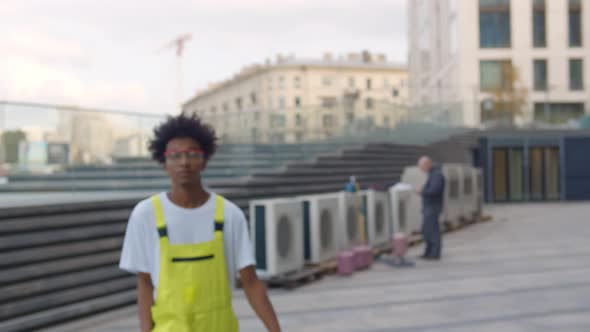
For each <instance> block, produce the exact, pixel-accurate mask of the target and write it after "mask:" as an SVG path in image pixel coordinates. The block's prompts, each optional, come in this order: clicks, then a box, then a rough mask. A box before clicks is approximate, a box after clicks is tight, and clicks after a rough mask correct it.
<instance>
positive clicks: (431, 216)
mask: <svg viewBox="0 0 590 332" xmlns="http://www.w3.org/2000/svg"><path fill="white" fill-rule="evenodd" d="M440 212H441V211H440V209H424V211H422V215H423V218H424V219H423V223H422V238H423V239H424V243H426V251H425V252H424V256H427V257H436V258H439V257H440V254H441V249H442V248H441V246H442V237H441V234H440V225H439V223H438V219H439V217H440Z"/></svg>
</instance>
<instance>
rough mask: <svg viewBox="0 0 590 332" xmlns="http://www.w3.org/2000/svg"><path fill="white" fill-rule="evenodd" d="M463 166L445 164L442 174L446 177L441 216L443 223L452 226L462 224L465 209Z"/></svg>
mask: <svg viewBox="0 0 590 332" xmlns="http://www.w3.org/2000/svg"><path fill="white" fill-rule="evenodd" d="M461 168H462V166H461V165H456V164H444V165H443V166H442V172H443V174H444V177H445V193H444V208H443V212H442V214H441V218H442V221H443V222H444V223H446V224H449V225H451V226H457V225H459V224H460V223H461V221H462V219H463V218H464V217H463V209H464V205H465V202H464V199H463V190H462V187H463V183H462V176H461V175H462V170H461Z"/></svg>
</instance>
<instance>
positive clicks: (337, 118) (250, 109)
mask: <svg viewBox="0 0 590 332" xmlns="http://www.w3.org/2000/svg"><path fill="white" fill-rule="evenodd" d="M407 98H408V87H407V70H406V67H405V66H403V65H400V64H395V63H391V62H388V61H387V60H386V58H385V56H384V55H373V54H370V53H368V52H363V53H359V54H356V53H353V54H349V55H348V56H347V57H338V58H335V57H333V56H332V55H331V54H325V55H324V57H323V58H322V59H317V60H306V59H297V58H294V57H282V56H278V57H277V59H276V61H275V62H274V63H271V62H270V61H268V60H267V61H266V63H265V64H264V65H253V66H249V67H246V68H244V69H243V70H242V71H241V72H240V73H238V74H236V75H235V76H234V77H232V78H231V79H229V80H226V81H224V82H221V83H218V84H211V85H210V86H209V87H208V88H207V89H206V90H204V91H201V92H199V93H197V95H196V96H195V97H194V98H192V99H190V100H189V101H187V102H186V103H185V104H184V105H183V112H185V113H197V114H199V115H200V116H201V117H202V118H203V119H205V120H206V121H207V122H209V123H211V124H212V125H213V126H214V127H215V129H216V131H217V133H218V135H219V136H220V138H221V139H222V140H223V141H226V142H231V141H238V142H244V141H253V142H277V143H280V142H305V141H309V140H313V139H325V138H329V137H333V136H337V135H339V134H340V133H341V132H342V130H344V128H345V127H347V126H349V127H350V126H352V125H354V124H358V123H366V124H367V126H377V127H391V126H393V125H394V124H395V122H396V121H397V118H398V117H399V116H401V115H400V114H401V113H402V109H403V108H402V107H401V106H399V105H405V104H406V103H407Z"/></svg>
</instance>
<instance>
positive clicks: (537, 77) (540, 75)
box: [533, 60, 547, 91]
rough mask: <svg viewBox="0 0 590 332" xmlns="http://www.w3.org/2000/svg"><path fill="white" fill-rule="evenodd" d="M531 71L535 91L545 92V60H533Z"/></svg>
mask: <svg viewBox="0 0 590 332" xmlns="http://www.w3.org/2000/svg"><path fill="white" fill-rule="evenodd" d="M533 67H534V68H533V69H534V70H533V71H534V77H533V80H534V82H535V90H536V91H546V90H547V60H534V61H533Z"/></svg>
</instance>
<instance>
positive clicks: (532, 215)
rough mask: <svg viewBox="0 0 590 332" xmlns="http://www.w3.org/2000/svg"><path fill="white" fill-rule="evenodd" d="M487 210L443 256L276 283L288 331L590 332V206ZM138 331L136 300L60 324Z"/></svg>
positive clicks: (415, 251) (245, 314) (250, 327)
mask: <svg viewBox="0 0 590 332" xmlns="http://www.w3.org/2000/svg"><path fill="white" fill-rule="evenodd" d="M486 213H489V214H492V215H493V216H494V219H493V220H492V221H490V222H486V223H482V224H477V225H473V226H470V227H468V228H465V229H463V230H459V231H457V232H454V233H451V234H447V235H445V238H444V250H443V256H444V257H443V260H442V261H440V262H423V261H417V265H416V267H415V268H407V269H394V268H391V267H389V266H387V265H385V264H383V263H376V264H375V265H374V266H373V268H371V269H370V270H368V271H364V272H357V273H356V274H354V275H353V276H352V277H338V276H330V277H326V278H324V279H323V280H321V281H319V282H315V283H312V284H310V285H307V286H304V287H302V288H299V289H296V290H294V291H285V290H271V297H272V301H273V303H274V305H275V307H276V309H277V311H278V314H279V317H280V320H281V322H282V326H283V329H284V331H287V332H290V331H293V332H299V331H300V332H303V331H305V332H313V331H326V332H328V331H338V332H344V331H350V332H352V331H359V332H361V331H362V332H369V331H389V332H397V331H400V332H401V331H408V332H410V331H457V332H488V331H489V332H500V331H502V332H517V331H519V332H520V331H527V332H528V331H530V332H540V331H560V332H566V331H580V332H583V331H590V245H589V244H588V241H589V239H590V217H589V216H590V204H588V203H579V204H571V203H553V204H522V205H495V206H492V207H487V209H486ZM421 250H422V247H421V246H418V247H415V248H412V249H411V251H410V255H409V257H411V258H412V259H415V257H416V256H418V255H419V254H420V251H421ZM234 305H235V309H236V313H237V315H238V318H239V321H240V325H241V331H243V332H250V331H264V329H263V327H262V325H261V323H260V322H259V321H258V319H257V318H256V317H255V315H254V313H253V312H252V310H251V309H250V308H249V306H248V304H247V300H246V299H245V297H244V295H243V294H242V293H241V291H238V292H236V295H235V300H234ZM138 330H139V329H138V324H137V319H136V313H135V308H134V307H130V308H126V309H122V310H119V311H116V312H111V313H108V314H104V315H100V316H96V317H93V318H91V319H87V320H83V321H80V322H76V323H73V324H68V325H64V326H59V327H56V328H55V329H52V330H51V331H52V332H55V331H60V332H70V331H97V332H106V331H121V332H126V331H138Z"/></svg>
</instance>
